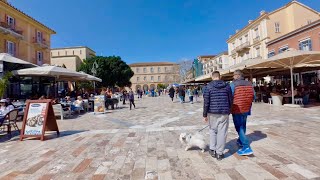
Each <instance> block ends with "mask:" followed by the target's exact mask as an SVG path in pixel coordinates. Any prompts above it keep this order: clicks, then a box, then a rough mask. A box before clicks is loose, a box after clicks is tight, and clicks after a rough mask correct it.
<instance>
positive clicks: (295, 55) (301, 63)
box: [250, 50, 320, 104]
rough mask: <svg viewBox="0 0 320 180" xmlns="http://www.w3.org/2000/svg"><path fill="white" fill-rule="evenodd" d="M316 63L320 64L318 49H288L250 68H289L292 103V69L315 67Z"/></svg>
mask: <svg viewBox="0 0 320 180" xmlns="http://www.w3.org/2000/svg"><path fill="white" fill-rule="evenodd" d="M318 65H319V66H320V52H319V51H301V50H289V51H286V52H283V53H281V54H278V55H275V56H273V57H271V58H268V59H266V60H262V62H260V63H258V64H253V65H251V66H250V68H256V67H259V68H262V67H263V68H288V69H290V76H291V92H292V104H294V89H293V69H294V68H298V67H299V68H301V67H315V66H318Z"/></svg>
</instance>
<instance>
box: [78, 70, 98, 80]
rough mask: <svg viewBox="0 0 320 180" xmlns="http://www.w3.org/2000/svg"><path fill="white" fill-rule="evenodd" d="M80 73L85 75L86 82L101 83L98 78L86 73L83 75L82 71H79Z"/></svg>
mask: <svg viewBox="0 0 320 180" xmlns="http://www.w3.org/2000/svg"><path fill="white" fill-rule="evenodd" d="M80 73H82V74H85V75H86V76H87V77H86V78H85V79H86V80H88V81H98V82H102V79H100V78H98V77H95V76H92V75H90V74H87V73H85V72H83V71H80Z"/></svg>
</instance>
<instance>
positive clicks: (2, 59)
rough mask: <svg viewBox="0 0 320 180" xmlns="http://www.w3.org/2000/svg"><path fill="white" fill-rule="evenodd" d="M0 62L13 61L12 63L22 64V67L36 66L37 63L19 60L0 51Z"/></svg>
mask: <svg viewBox="0 0 320 180" xmlns="http://www.w3.org/2000/svg"><path fill="white" fill-rule="evenodd" d="M0 62H7V63H13V64H22V65H24V67H37V65H35V64H32V63H30V62H27V61H24V60H21V59H19V58H16V57H13V56H11V55H10V54H7V53H0Z"/></svg>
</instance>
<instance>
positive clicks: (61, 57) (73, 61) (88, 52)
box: [50, 46, 96, 71]
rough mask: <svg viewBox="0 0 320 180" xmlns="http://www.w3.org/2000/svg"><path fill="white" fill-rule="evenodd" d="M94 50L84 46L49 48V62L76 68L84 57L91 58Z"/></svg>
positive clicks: (72, 68) (94, 53)
mask: <svg viewBox="0 0 320 180" xmlns="http://www.w3.org/2000/svg"><path fill="white" fill-rule="evenodd" d="M95 55H96V52H95V51H93V50H92V49H90V48H88V47H86V46H80V47H66V48H54V49H51V54H50V56H51V64H52V65H58V66H63V65H64V66H66V68H67V69H71V70H75V71H76V70H77V69H78V68H79V67H80V65H81V63H82V62H83V60H84V59H88V58H91V57H93V56H95Z"/></svg>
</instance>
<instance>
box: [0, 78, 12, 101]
mask: <svg viewBox="0 0 320 180" xmlns="http://www.w3.org/2000/svg"><path fill="white" fill-rule="evenodd" d="M11 77H12V73H11V72H7V73H6V74H5V75H4V76H3V77H2V78H1V79H0V97H1V98H3V95H4V93H5V92H6V90H7V87H8V85H9V79H10V78H11Z"/></svg>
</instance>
